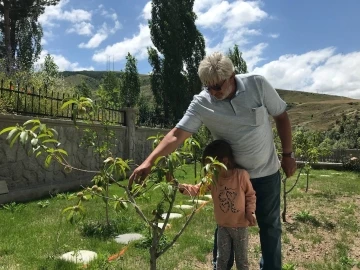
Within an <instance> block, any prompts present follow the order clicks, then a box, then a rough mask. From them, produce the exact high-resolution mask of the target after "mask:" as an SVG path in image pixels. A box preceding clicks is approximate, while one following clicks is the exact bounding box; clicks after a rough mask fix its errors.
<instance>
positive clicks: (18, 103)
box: [0, 80, 126, 126]
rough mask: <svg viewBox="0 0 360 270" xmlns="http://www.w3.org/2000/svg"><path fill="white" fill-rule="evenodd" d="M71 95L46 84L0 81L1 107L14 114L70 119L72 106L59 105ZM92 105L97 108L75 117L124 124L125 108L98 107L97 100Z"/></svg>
mask: <svg viewBox="0 0 360 270" xmlns="http://www.w3.org/2000/svg"><path fill="white" fill-rule="evenodd" d="M73 97H74V96H71V95H69V94H65V93H62V94H61V93H59V92H57V93H54V91H48V89H47V86H46V85H45V86H44V88H42V89H41V88H39V89H35V88H34V87H28V86H26V85H25V86H21V85H20V84H13V83H12V82H10V83H9V87H8V88H7V87H6V86H4V80H1V83H0V102H1V107H3V109H5V110H6V111H7V112H11V113H16V114H22V115H33V116H39V117H51V118H68V119H72V118H73V107H71V106H68V107H67V108H66V109H61V106H62V104H63V100H65V99H68V98H73ZM94 105H95V107H96V108H98V109H97V110H94V111H93V112H91V113H89V114H78V115H77V117H76V118H77V119H79V120H90V121H99V122H100V121H107V122H111V123H114V124H119V125H124V126H125V125H126V121H125V119H126V118H125V113H126V112H125V110H122V109H120V108H116V107H115V106H110V105H107V106H105V108H104V107H99V106H98V104H97V101H94Z"/></svg>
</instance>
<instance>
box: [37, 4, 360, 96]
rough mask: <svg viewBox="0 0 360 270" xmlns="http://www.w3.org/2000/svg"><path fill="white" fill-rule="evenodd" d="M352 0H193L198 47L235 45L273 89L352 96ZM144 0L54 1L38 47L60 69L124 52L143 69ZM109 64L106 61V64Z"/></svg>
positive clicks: (146, 37) (358, 51)
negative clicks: (200, 39) (202, 44)
mask: <svg viewBox="0 0 360 270" xmlns="http://www.w3.org/2000/svg"><path fill="white" fill-rule="evenodd" d="M359 10H360V1H358V0H345V1H344V0H342V1H340V0H315V1H314V0H301V1H293V0H264V1H240V0H227V1H223V0H195V4H194V11H195V12H196V14H197V16H198V19H197V21H196V25H197V27H198V29H199V30H200V32H201V33H202V34H203V35H204V37H205V40H206V52H207V53H211V52H213V51H223V52H227V51H228V49H229V48H232V47H233V46H234V44H238V45H239V47H240V49H241V51H242V52H243V57H244V59H245V60H246V62H247V64H248V67H249V71H250V72H251V73H255V74H261V75H264V76H265V77H266V78H267V79H268V80H269V81H270V82H271V83H272V85H273V86H274V87H276V88H283V89H291V90H301V91H308V92H317V93H325V94H333V95H341V96H347V97H353V98H360V35H359V29H358V27H359V25H360V16H359V15H358V11H359ZM150 12H151V2H149V1H146V0H61V1H60V3H59V4H58V5H57V6H53V7H47V8H46V10H45V13H44V14H43V15H41V17H40V19H39V20H40V22H41V23H42V25H43V28H44V37H43V40H42V44H43V52H42V55H41V58H40V60H39V63H41V62H42V61H43V59H44V57H45V55H46V54H48V53H49V54H51V55H52V56H53V57H54V59H55V62H56V63H57V64H58V66H59V68H60V69H61V70H108V69H113V67H114V69H115V70H121V69H123V68H124V64H125V56H126V55H127V53H128V52H130V53H131V54H132V55H133V56H135V57H136V59H137V60H138V70H139V72H140V73H143V74H146V73H149V72H150V71H151V67H150V66H149V64H148V60H147V50H146V48H147V47H149V46H152V42H151V39H150V31H149V28H148V25H147V20H148V19H149V18H150ZM109 62H110V63H111V64H110V67H109V65H108V63H109Z"/></svg>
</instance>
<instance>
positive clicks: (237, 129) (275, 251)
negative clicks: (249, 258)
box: [129, 52, 296, 270]
mask: <svg viewBox="0 0 360 270" xmlns="http://www.w3.org/2000/svg"><path fill="white" fill-rule="evenodd" d="M234 70H235V69H234V65H233V63H232V62H231V60H230V59H229V58H228V57H226V56H225V55H223V54H222V53H219V52H215V53H213V54H211V55H209V56H206V57H205V58H204V59H203V60H202V61H201V63H200V65H199V68H198V75H199V78H200V80H201V82H202V83H203V85H204V90H203V91H202V92H201V93H200V94H198V95H195V96H194V98H193V100H192V102H191V103H190V106H189V107H188V109H187V111H186V113H185V115H184V116H183V118H182V119H181V120H180V121H179V123H178V124H177V125H176V126H175V128H173V129H172V130H171V131H170V132H169V133H168V134H167V135H166V136H165V137H164V139H163V140H162V141H161V143H160V144H159V145H158V146H157V147H156V148H155V149H154V151H153V152H152V153H151V154H150V155H149V156H148V157H147V158H146V160H145V161H144V162H143V163H142V164H141V165H140V166H139V167H137V168H136V169H135V170H134V172H133V173H132V175H131V176H130V181H129V185H131V184H132V183H133V181H134V180H135V181H141V180H142V179H144V178H145V177H146V176H147V175H148V174H149V172H150V170H151V167H152V165H153V163H154V161H155V160H156V158H157V157H159V156H163V155H167V154H169V153H171V152H172V151H174V150H175V149H176V148H177V147H178V146H180V145H181V144H182V143H183V142H184V141H185V139H186V138H188V137H190V136H191V135H192V134H193V133H196V132H197V130H198V129H199V127H200V126H201V125H202V124H204V125H205V126H206V127H207V128H208V129H209V130H210V132H211V134H212V136H213V138H214V139H222V140H226V141H227V142H229V143H230V145H231V147H232V149H233V151H234V156H235V160H236V162H237V163H238V164H239V165H240V166H241V167H243V168H244V169H246V170H247V171H248V172H249V174H250V177H251V182H252V185H253V187H254V189H255V191H256V196H257V203H256V217H257V221H258V225H259V228H260V242H261V251H262V259H261V261H260V269H262V270H280V269H281V222H280V187H281V180H280V173H279V169H280V166H281V167H282V169H283V170H284V172H285V174H286V175H287V176H288V177H289V176H292V175H293V174H294V173H295V170H296V162H295V159H294V156H293V152H292V151H293V149H292V135H291V125H290V121H289V118H288V115H287V113H286V103H285V102H284V101H283V100H282V99H281V98H280V97H279V95H278V94H277V92H276V91H275V89H274V88H273V87H272V86H271V85H270V84H269V83H268V82H267V80H266V79H265V78H264V77H262V76H257V75H243V74H242V75H235V73H234ZM269 115H271V116H272V117H273V118H274V120H275V123H276V128H277V131H278V134H279V137H280V140H281V145H282V159H281V164H280V162H279V160H278V156H277V153H276V150H275V145H274V140H273V133H272V128H271V123H270V121H269ZM215 251H216V243H215ZM231 265H232V262H230V264H229V267H231Z"/></svg>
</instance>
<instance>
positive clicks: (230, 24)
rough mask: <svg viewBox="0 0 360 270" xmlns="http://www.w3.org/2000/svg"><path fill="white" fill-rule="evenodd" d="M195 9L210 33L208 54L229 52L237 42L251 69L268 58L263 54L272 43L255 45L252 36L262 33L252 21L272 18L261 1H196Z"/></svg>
mask: <svg viewBox="0 0 360 270" xmlns="http://www.w3.org/2000/svg"><path fill="white" fill-rule="evenodd" d="M194 11H195V12H196V13H197V16H198V19H197V20H196V24H197V26H198V27H199V28H200V29H204V30H205V31H203V32H205V33H207V35H206V36H205V39H206V41H207V42H206V45H207V48H206V52H207V53H211V52H214V51H221V52H224V53H227V52H228V50H229V49H230V48H233V47H234V45H235V44H237V45H238V46H239V49H240V51H242V52H243V57H244V59H245V60H246V62H247V64H248V68H249V69H252V68H253V67H254V66H255V65H256V64H258V63H259V62H260V61H262V60H264V59H263V57H262V56H261V55H262V54H263V51H264V49H265V48H266V47H267V46H268V44H267V43H263V42H260V43H257V44H252V37H254V36H261V35H262V31H261V29H256V28H254V27H252V24H254V23H256V22H260V21H262V20H264V19H268V18H269V15H268V14H267V13H266V12H265V11H263V10H262V9H261V2H260V1H242V0H236V1H233V2H230V1H223V0H196V1H195V3H194ZM208 31H210V33H211V34H208ZM210 36H211V38H210Z"/></svg>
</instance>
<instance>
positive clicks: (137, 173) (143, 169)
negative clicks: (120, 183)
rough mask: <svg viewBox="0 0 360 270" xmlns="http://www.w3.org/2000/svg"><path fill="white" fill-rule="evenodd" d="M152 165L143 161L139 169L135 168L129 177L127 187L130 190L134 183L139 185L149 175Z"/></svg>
mask: <svg viewBox="0 0 360 270" xmlns="http://www.w3.org/2000/svg"><path fill="white" fill-rule="evenodd" d="M151 167H152V164H151V163H150V162H147V161H144V162H143V163H142V164H141V165H140V166H139V167H137V168H136V169H135V170H134V171H133V173H132V174H131V175H130V177H129V184H128V187H129V189H131V187H132V185H133V183H134V181H135V183H141V182H142V181H144V179H145V178H146V177H147V176H148V175H149V173H150V171H151Z"/></svg>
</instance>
